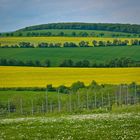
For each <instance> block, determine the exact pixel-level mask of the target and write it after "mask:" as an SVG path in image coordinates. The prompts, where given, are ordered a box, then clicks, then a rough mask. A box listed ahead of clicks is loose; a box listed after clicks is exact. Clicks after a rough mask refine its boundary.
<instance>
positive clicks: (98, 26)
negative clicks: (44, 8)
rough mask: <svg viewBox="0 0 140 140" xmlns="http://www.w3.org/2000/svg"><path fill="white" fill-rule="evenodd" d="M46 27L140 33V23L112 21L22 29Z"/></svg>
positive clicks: (53, 24)
mask: <svg viewBox="0 0 140 140" xmlns="http://www.w3.org/2000/svg"><path fill="white" fill-rule="evenodd" d="M44 29H76V30H103V31H115V32H126V33H140V25H131V24H111V23H51V24H42V25H35V26H30V27H26V28H23V29H21V30H22V31H31V30H44Z"/></svg>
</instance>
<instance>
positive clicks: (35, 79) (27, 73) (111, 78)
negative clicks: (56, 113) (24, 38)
mask: <svg viewBox="0 0 140 140" xmlns="http://www.w3.org/2000/svg"><path fill="white" fill-rule="evenodd" d="M92 80H95V81H97V83H100V84H104V83H107V84H121V83H131V82H136V83H140V68H108V69H106V68H100V69H98V68H78V69H77V68H43V67H12V66H1V67H0V87H46V85H48V84H52V85H53V86H59V85H66V86H70V85H71V84H72V83H74V82H76V81H82V82H84V83H85V84H86V85H88V84H89V83H90V82H91V81H92Z"/></svg>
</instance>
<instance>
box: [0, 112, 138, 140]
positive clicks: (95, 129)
mask: <svg viewBox="0 0 140 140" xmlns="http://www.w3.org/2000/svg"><path fill="white" fill-rule="evenodd" d="M139 124H140V114H139V113H127V114H126V113H121V114H116V113H115V114H114V113H111V114H109V113H108V114H106V113H102V114H89V115H67V116H59V117H30V118H16V119H15V118H13V119H2V120H1V121H0V133H1V135H0V139H5V140H6V139H9V138H10V139H11V140H15V139H30V140H34V139H41V140H45V139H46V138H47V140H66V139H67V140H97V139H101V140H102V139H104V140H108V139H112V140H138V139H139V138H140V125H139Z"/></svg>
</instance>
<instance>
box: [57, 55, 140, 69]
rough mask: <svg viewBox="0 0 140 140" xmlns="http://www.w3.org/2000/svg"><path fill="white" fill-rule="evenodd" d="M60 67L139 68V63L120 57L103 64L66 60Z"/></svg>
mask: <svg viewBox="0 0 140 140" xmlns="http://www.w3.org/2000/svg"><path fill="white" fill-rule="evenodd" d="M59 66H60V67H95V68H108V67H140V62H138V61H134V60H132V59H130V58H126V57H122V58H115V59H112V60H109V61H107V62H104V63H96V62H93V63H92V64H91V63H90V61H89V60H80V61H77V62H74V61H73V60H71V59H66V60H64V61H63V62H61V64H60V65H59Z"/></svg>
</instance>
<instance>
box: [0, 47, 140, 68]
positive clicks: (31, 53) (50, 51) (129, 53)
mask: <svg viewBox="0 0 140 140" xmlns="http://www.w3.org/2000/svg"><path fill="white" fill-rule="evenodd" d="M139 52H140V47H139V46H138V47H136V46H134V47H131V46H126V47H92V48H35V49H34V48H28V49H27V48H20V49H19V48H6V49H3V48H0V58H6V59H16V60H22V61H24V62H26V61H27V60H33V61H35V60H39V61H41V62H43V61H45V60H46V59H48V60H50V61H51V66H53V67H57V66H59V64H60V63H61V62H62V61H63V60H64V59H71V60H73V61H80V60H84V59H85V60H89V61H90V63H91V64H93V63H95V62H96V63H105V62H106V61H109V60H111V59H114V58H121V57H127V58H131V59H132V60H135V61H140V55H139Z"/></svg>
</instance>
